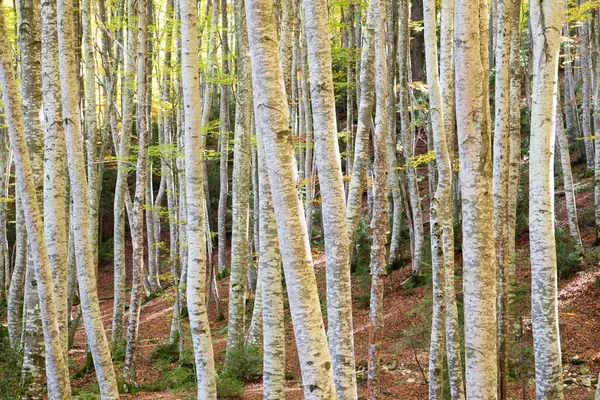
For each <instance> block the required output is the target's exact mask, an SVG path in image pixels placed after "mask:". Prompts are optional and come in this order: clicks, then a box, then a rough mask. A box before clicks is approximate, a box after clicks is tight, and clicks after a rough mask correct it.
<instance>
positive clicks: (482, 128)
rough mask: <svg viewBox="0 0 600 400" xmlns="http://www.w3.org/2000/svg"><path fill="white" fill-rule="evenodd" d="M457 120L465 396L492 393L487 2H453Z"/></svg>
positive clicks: (493, 332)
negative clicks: (461, 226) (460, 203)
mask: <svg viewBox="0 0 600 400" xmlns="http://www.w3.org/2000/svg"><path fill="white" fill-rule="evenodd" d="M455 4H456V13H455V21H460V23H457V24H456V26H455V43H457V44H458V43H460V46H459V45H457V46H456V47H455V54H456V56H455V62H456V64H455V65H456V99H457V104H456V120H457V122H458V143H459V159H460V165H459V168H460V172H459V175H460V187H461V199H462V220H463V265H464V275H463V287H464V303H465V347H466V351H465V356H466V360H465V364H466V395H467V398H469V399H495V398H496V396H497V354H496V300H495V295H496V270H495V266H494V264H495V262H494V239H493V213H492V210H493V207H492V152H491V150H492V149H491V146H490V145H491V128H490V115H489V103H488V20H487V19H488V10H487V1H483V0H481V1H479V2H477V5H474V4H473V3H472V2H468V1H465V0H457V1H456V3H455Z"/></svg>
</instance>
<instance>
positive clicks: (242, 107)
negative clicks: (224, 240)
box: [227, 0, 252, 350]
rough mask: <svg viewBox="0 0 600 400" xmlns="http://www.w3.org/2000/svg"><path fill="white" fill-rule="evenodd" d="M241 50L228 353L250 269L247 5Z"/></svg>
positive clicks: (238, 329)
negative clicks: (247, 271)
mask: <svg viewBox="0 0 600 400" xmlns="http://www.w3.org/2000/svg"><path fill="white" fill-rule="evenodd" d="M234 6H235V16H236V37H237V46H238V50H237V51H238V55H237V63H236V64H237V76H238V81H237V82H238V85H237V92H236V107H235V108H236V112H235V133H234V135H235V136H234V142H233V153H234V159H233V176H232V189H231V195H232V202H231V207H232V222H231V231H232V234H231V276H230V278H229V316H228V329H227V349H228V350H230V349H236V348H238V347H240V346H241V345H242V344H243V338H244V314H245V313H244V310H245V308H244V306H245V295H246V267H247V265H248V230H249V226H248V223H249V212H250V196H249V190H250V188H249V186H250V180H249V179H248V175H249V174H250V128H251V118H252V81H251V79H252V75H251V73H252V71H251V68H250V54H249V53H248V31H247V29H246V12H245V9H244V3H243V1H241V0H237V1H236V2H235V3H234Z"/></svg>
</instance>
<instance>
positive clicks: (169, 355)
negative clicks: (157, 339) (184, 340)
mask: <svg viewBox="0 0 600 400" xmlns="http://www.w3.org/2000/svg"><path fill="white" fill-rule="evenodd" d="M150 360H152V361H154V362H161V361H162V362H166V363H169V364H172V363H174V362H177V361H179V346H178V344H177V342H175V343H173V344H170V343H167V344H159V345H158V346H156V349H154V351H153V352H152V353H151V354H150Z"/></svg>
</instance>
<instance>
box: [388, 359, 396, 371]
mask: <svg viewBox="0 0 600 400" xmlns="http://www.w3.org/2000/svg"><path fill="white" fill-rule="evenodd" d="M387 368H388V370H390V371H394V370H396V369H397V368H398V362H397V361H396V360H392V361H390V362H389V363H388V364H387Z"/></svg>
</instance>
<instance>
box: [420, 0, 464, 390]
mask: <svg viewBox="0 0 600 400" xmlns="http://www.w3.org/2000/svg"><path fill="white" fill-rule="evenodd" d="M444 11H446V12H447V10H444ZM423 16H424V28H425V29H424V36H425V57H426V60H427V62H426V66H427V86H428V88H429V114H430V120H431V128H432V129H431V130H432V134H433V147H434V152H435V158H436V161H437V168H438V181H437V188H436V190H435V195H434V197H433V199H432V201H431V207H430V208H431V213H430V219H431V255H432V256H431V263H432V278H433V316H432V327H431V340H430V348H429V398H430V399H442V398H443V395H444V384H443V369H444V368H443V363H444V340H445V336H444V325H445V324H444V323H445V314H446V312H445V308H446V293H445V289H446V287H447V286H448V285H446V283H445V279H446V275H445V274H446V268H445V264H446V259H447V258H448V257H449V255H448V256H446V253H447V252H448V251H453V250H454V248H453V247H450V248H449V249H448V248H446V247H445V245H446V244H447V243H448V240H447V238H446V236H447V235H448V230H447V229H445V224H446V222H445V220H446V219H447V218H450V219H451V218H452V208H451V206H450V207H449V205H451V204H452V203H451V200H452V197H451V195H452V164H451V162H450V154H449V152H448V140H447V139H446V130H445V123H446V122H447V121H446V118H445V116H444V111H446V108H445V106H447V103H444V102H443V99H442V93H441V88H440V79H439V75H438V63H437V59H438V56H437V46H436V42H437V39H436V10H435V1H433V0H428V1H424V2H423ZM445 56H446V57H447V54H446V55H445ZM446 61H448V60H446ZM446 67H447V66H446ZM444 72H445V73H449V72H450V71H448V69H446V70H445V71H444ZM449 229H452V226H450V227H449ZM448 279H452V282H451V284H452V285H454V276H453V275H452V276H448ZM452 294H454V293H452ZM448 320H449V323H450V324H452V323H453V322H454V321H453V320H452V319H451V318H448ZM448 348H449V349H450V348H451V347H448ZM449 354H450V357H455V354H454V353H453V352H451V351H450V352H449ZM449 360H450V359H449ZM455 362H456V360H451V361H449V363H448V365H449V367H451V368H452V367H454V368H455V367H456V366H455V365H454V364H453V363H455ZM458 362H460V353H459V354H458ZM455 375H456V370H454V375H452V376H451V378H453V379H454V381H452V382H451V388H452V387H453V388H454V392H455V393H459V392H460V388H456V385H457V384H459V382H456V376H455Z"/></svg>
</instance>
